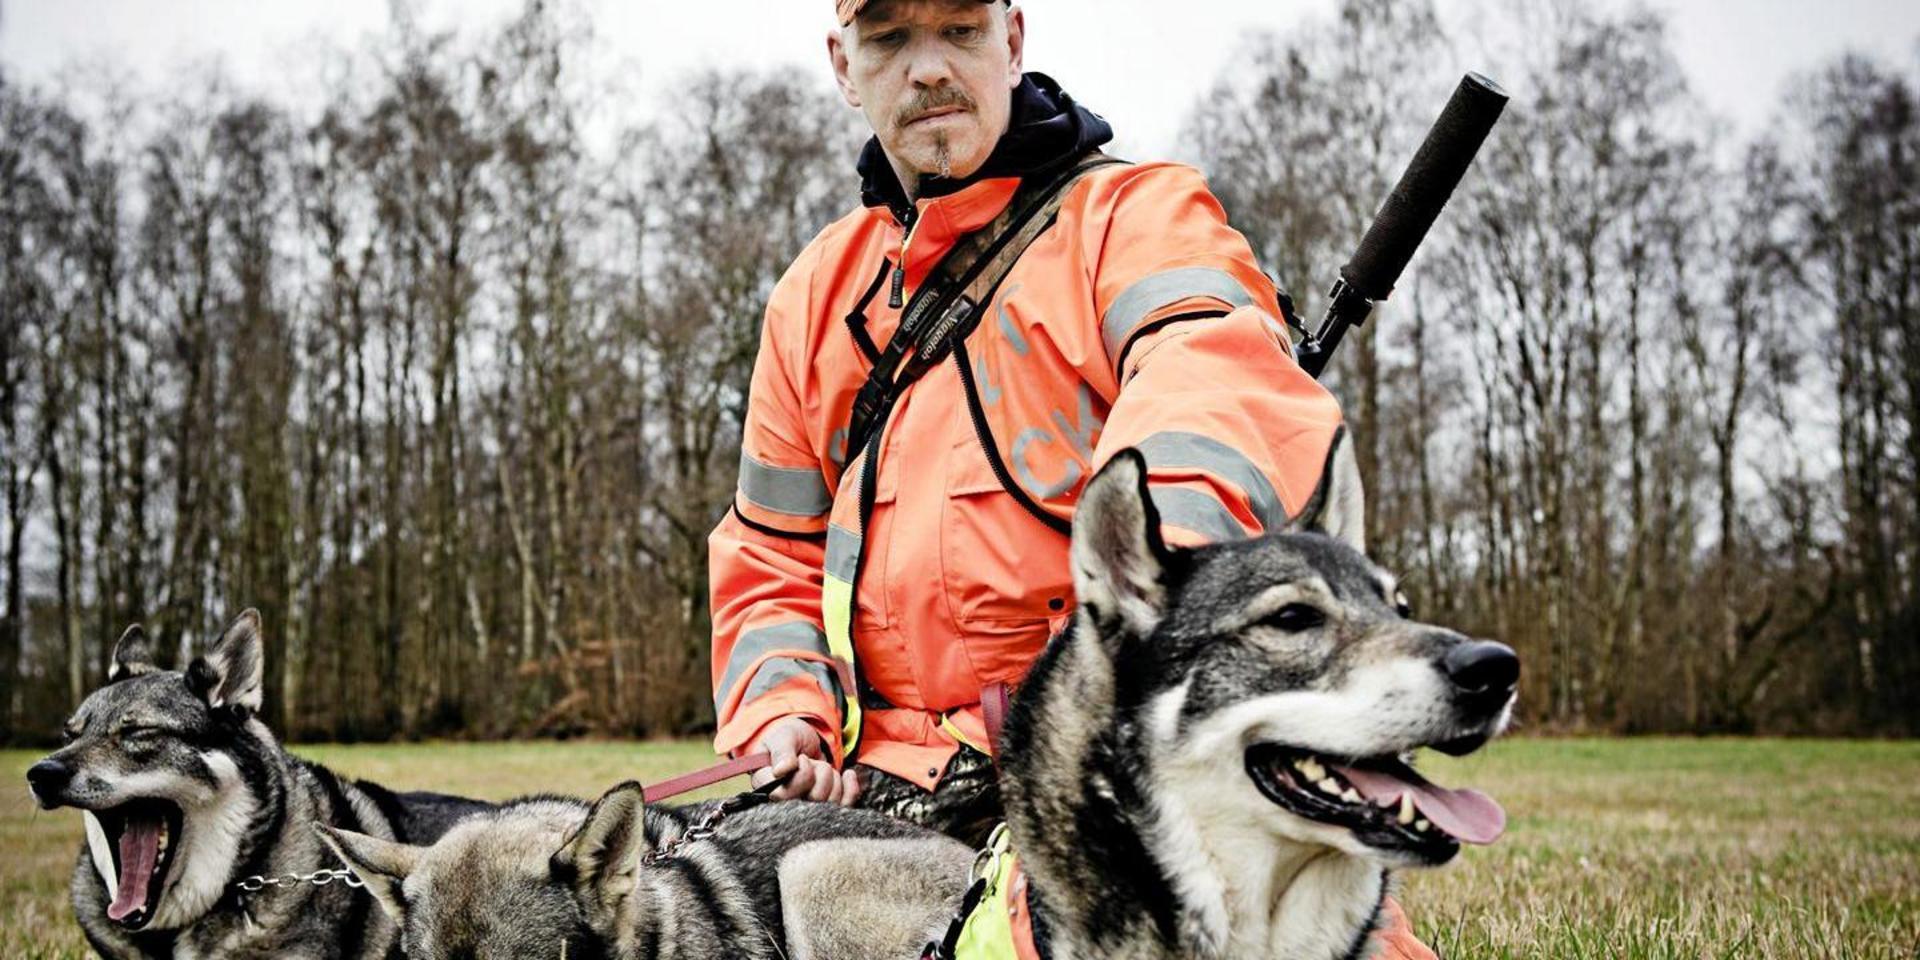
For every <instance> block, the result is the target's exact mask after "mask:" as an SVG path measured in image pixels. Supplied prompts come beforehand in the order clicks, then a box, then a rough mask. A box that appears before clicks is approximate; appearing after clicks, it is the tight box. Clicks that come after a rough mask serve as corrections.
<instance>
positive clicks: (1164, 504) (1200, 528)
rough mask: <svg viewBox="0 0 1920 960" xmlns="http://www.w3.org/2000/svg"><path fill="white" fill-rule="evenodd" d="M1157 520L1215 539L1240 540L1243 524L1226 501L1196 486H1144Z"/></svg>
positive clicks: (1242, 533) (1218, 540)
mask: <svg viewBox="0 0 1920 960" xmlns="http://www.w3.org/2000/svg"><path fill="white" fill-rule="evenodd" d="M1148 495H1149V497H1150V498H1151V499H1152V500H1153V507H1154V509H1155V510H1158V511H1159V512H1160V522H1161V523H1165V524H1171V525H1172V526H1176V527H1179V528H1181V529H1183V530H1192V531H1193V532H1194V533H1198V534H1201V535H1202V536H1205V537H1207V538H1208V539H1209V540H1212V541H1213V542H1215V543H1224V542H1226V541H1228V540H1244V539H1246V537H1247V528H1245V527H1243V526H1241V525H1240V521H1238V520H1235V519H1234V518H1233V514H1232V513H1230V512H1228V510H1227V508H1226V505H1224V504H1222V503H1221V502H1220V501H1218V500H1215V499H1214V498H1212V497H1210V496H1207V495H1206V494H1204V493H1201V492H1199V491H1198V490H1188V489H1186V488H1185V487H1148Z"/></svg>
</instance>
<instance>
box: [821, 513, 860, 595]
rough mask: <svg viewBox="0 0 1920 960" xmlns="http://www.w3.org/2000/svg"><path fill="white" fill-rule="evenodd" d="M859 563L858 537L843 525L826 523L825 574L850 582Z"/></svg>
mask: <svg viewBox="0 0 1920 960" xmlns="http://www.w3.org/2000/svg"><path fill="white" fill-rule="evenodd" d="M859 565H860V537H859V536H858V535H857V534H855V533H854V532H853V531H851V530H848V529H846V528H844V527H841V526H837V525H835V524H831V523H829V524H827V567H826V569H827V576H829V577H832V578H834V579H836V580H839V581H842V582H844V583H852V582H853V574H854V570H855V569H856V568H857V567H858V566H859Z"/></svg>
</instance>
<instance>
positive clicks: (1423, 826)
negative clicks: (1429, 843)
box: [1413, 820, 1433, 833]
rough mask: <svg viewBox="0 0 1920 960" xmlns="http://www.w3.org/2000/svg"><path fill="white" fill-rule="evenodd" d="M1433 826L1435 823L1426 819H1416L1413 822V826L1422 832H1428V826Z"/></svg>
mask: <svg viewBox="0 0 1920 960" xmlns="http://www.w3.org/2000/svg"><path fill="white" fill-rule="evenodd" d="M1431 826H1433V824H1431V823H1428V822H1427V821H1425V820H1415V821H1414V822H1413V828H1414V829H1415V830H1418V831H1420V832H1422V833H1425V832H1426V830H1427V828H1428V827H1431Z"/></svg>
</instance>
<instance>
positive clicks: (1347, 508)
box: [1286, 426, 1367, 553]
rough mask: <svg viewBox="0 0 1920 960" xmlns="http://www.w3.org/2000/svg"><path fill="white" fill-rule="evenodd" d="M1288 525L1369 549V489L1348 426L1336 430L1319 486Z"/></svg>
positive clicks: (1290, 530)
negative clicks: (1363, 481) (1365, 487)
mask: <svg viewBox="0 0 1920 960" xmlns="http://www.w3.org/2000/svg"><path fill="white" fill-rule="evenodd" d="M1286 529H1287V532H1288V533H1322V534H1325V535H1327V536H1329V537H1332V538H1334V539H1335V540H1341V541H1344V542H1345V543H1346V544H1347V546H1350V547H1352V548H1353V549H1355V550H1358V551H1360V552H1361V553H1366V552H1367V493H1366V490H1365V489H1364V488H1363V486H1362V484H1361V482H1360V464H1359V461H1357V460H1356V459H1354V455H1353V438H1352V437H1351V436H1349V435H1348V433H1347V428H1346V427H1345V426H1341V427H1339V428H1337V429H1335V430H1334V433H1333V445H1332V446H1331V447H1329V448H1328V450H1327V465H1326V467H1325V469H1323V470H1322V471H1321V474H1320V486H1319V487H1317V488H1315V490H1314V491H1313V496H1312V497H1310V498H1308V500H1307V505H1306V506H1305V507H1302V508H1301V510H1300V513H1299V515H1298V516H1295V517H1294V518H1293V519H1292V520H1291V521H1289V522H1288V523H1287V528H1286Z"/></svg>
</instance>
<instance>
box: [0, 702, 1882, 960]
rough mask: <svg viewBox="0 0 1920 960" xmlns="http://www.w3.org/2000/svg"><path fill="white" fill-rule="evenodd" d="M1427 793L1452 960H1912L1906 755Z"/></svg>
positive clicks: (421, 782)
mask: <svg viewBox="0 0 1920 960" xmlns="http://www.w3.org/2000/svg"><path fill="white" fill-rule="evenodd" d="M299 752H301V753H302V754H304V755H306V756H308V757H312V758H314V759H317V760H320V761H322V762H324V763H327V764H329V765H331V766H333V767H334V768H335V769H338V770H341V771H343V772H346V773H348V774H351V775H353V776H356V777H363V778H368V779H373V780H377V781H380V782H382V783H386V784H388V785H392V786H400V787H415V788H433V789H438V790H448V791H453V792H459V793H467V794H471V795H475V796H481V797H488V798H494V799H499V798H505V797H509V796H513V795H516V794H522V793H527V792H533V791H551V792H560V793H571V794H577V795H582V796H593V795H596V794H598V793H599V792H600V791H601V790H602V789H603V788H605V787H606V786H609V785H611V784H613V783H615V782H617V781H619V780H623V779H627V778H630V777H638V778H640V779H649V778H657V777H660V776H662V775H665V774H668V773H672V772H678V771H681V770H685V769H690V768H692V767H694V766H697V765H699V764H701V763H703V762H705V761H706V760H707V754H706V750H705V747H704V745H702V744H688V743H567V744H551V743H512V744H425V745H405V746H359V747H337V746H315V747H307V748H302V749H301V750H300V751H299ZM36 758H37V755H35V754H32V753H26V752H0V778H4V781H5V782H6V783H8V784H12V786H8V787H5V788H4V789H0V797H4V798H5V799H4V800H0V957H5V958H8V960H13V958H28V960H36V958H66V957H83V956H86V955H87V954H86V950H85V944H84V942H83V941H82V940H81V939H80V936H79V931H78V928H77V927H76V926H75V925H74V924H73V921H72V917H71V913H70V910H69V908H68V906H67V903H66V894H65V887H66V876H67V872H68V870H69V869H70V868H71V866H72V862H73V855H74V852H75V850H76V849H77V847H78V842H79V837H80V824H79V820H78V817H77V815H75V814H73V813H72V812H70V811H55V812H52V813H41V812H37V811H36V810H35V809H34V808H33V806H32V804H31V803H30V802H29V801H28V798H27V792H26V789H25V780H24V771H25V770H26V767H27V766H28V765H29V764H30V763H32V762H33V761H34V760H35V759H36ZM1425 769H1426V771H1427V772H1428V774H1429V775H1431V776H1433V777H1434V779H1436V780H1438V781H1440V782H1442V783H1446V784H1448V785H1451V786H1463V785H1469V784H1471V785H1474V786H1478V787H1480V788H1482V789H1485V790H1487V791H1488V792H1489V793H1492V794H1493V795H1494V796H1495V797H1497V798H1498V799H1499V800H1500V801H1501V802H1502V803H1503V804H1504V805H1505V806H1506V808H1507V811H1508V813H1509V814H1510V815H1511V816H1512V826H1511V828H1510V830H1509V832H1508V834H1507V836H1506V838H1505V839H1503V840H1502V841H1501V842H1500V843H1499V844H1498V845H1496V846H1494V847H1492V848H1488V849H1469V850H1467V851H1466V852H1465V853H1464V854H1462V856H1461V857H1460V859H1459V860H1458V861H1457V862H1456V863H1455V864H1454V865H1453V866H1452V867H1450V868H1448V869H1446V870H1443V871H1439V872H1433V873H1424V874H1419V875H1414V876H1409V877H1408V878H1407V879H1406V881H1405V883H1404V886H1403V889H1402V892H1401V896H1402V899H1403V901H1404V902H1405V903H1406V906H1407V909H1408V912H1409V913H1410V914H1411V915H1412V917H1413V920H1414V923H1415V926H1416V927H1417V928H1418V929H1419V931H1420V933H1421V934H1422V936H1423V938H1424V939H1426V940H1427V942H1429V943H1430V944H1432V945H1433V946H1434V947H1435V949H1436V950H1438V951H1439V952H1440V953H1441V954H1442V955H1443V956H1447V957H1570V958H1602V957H1608V958H1611V957H1620V958H1676V960H1678V958H1694V957H1728V958H1733V957H1891V958H1898V960H1914V958H1916V957H1920V743H1914V742H1907V743H1876V742H1831V741H1778V740H1712V741H1694V740H1513V741H1509V742H1504V743H1500V744H1496V745H1495V746H1494V747H1492V748H1491V749H1489V750H1486V751H1484V752H1483V753H1482V755H1480V756H1477V757H1473V758H1469V759H1467V760H1449V759H1447V758H1444V757H1434V758H1431V759H1430V760H1429V762H1428V763H1427V764H1426V768H1425Z"/></svg>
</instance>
